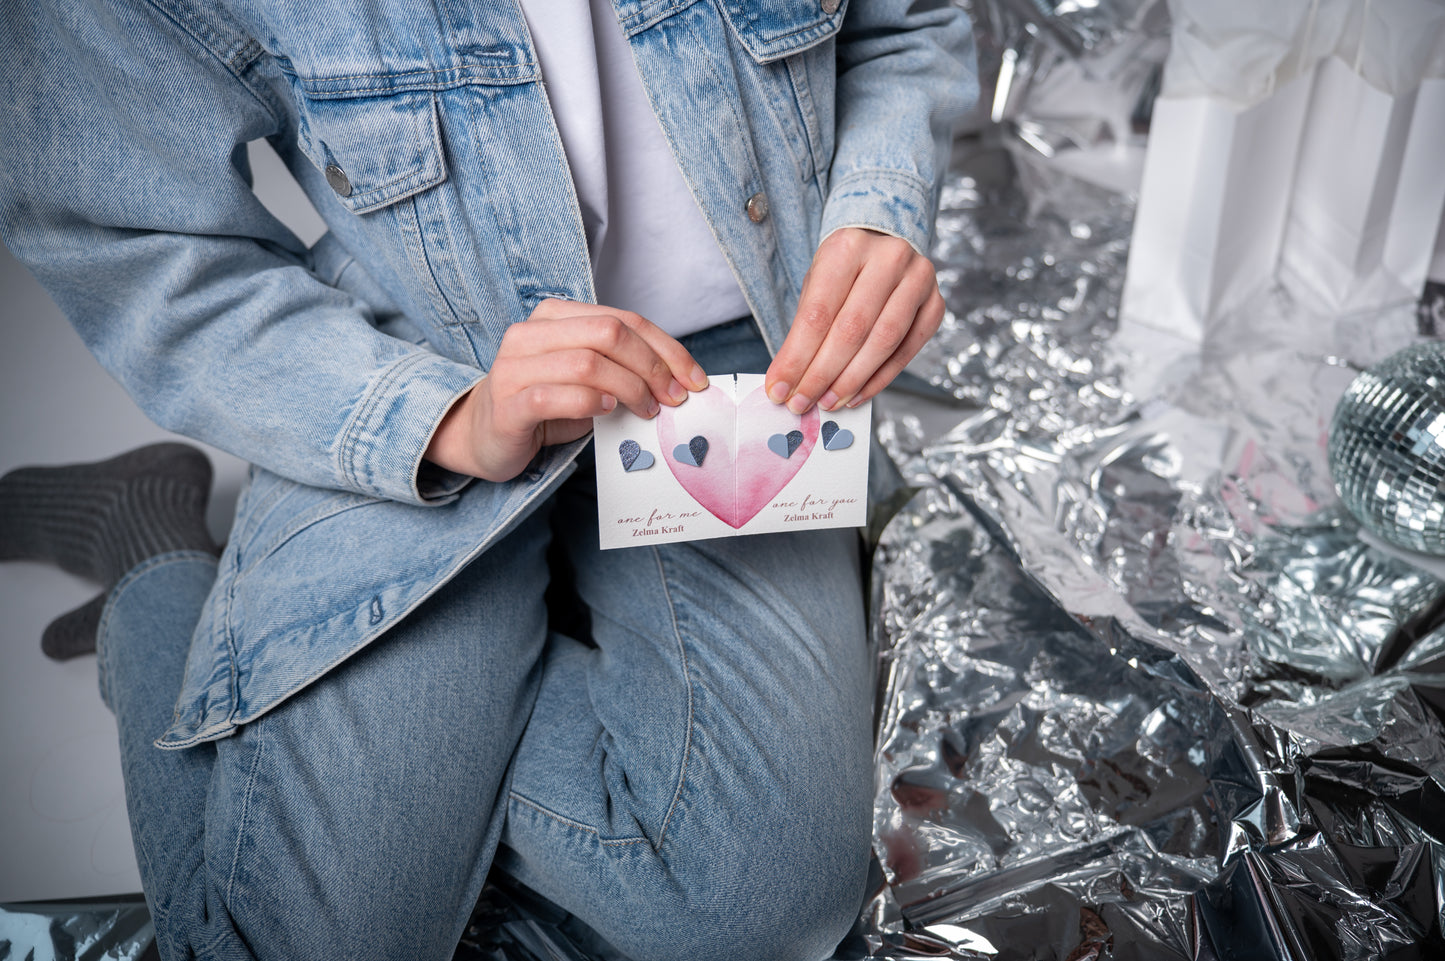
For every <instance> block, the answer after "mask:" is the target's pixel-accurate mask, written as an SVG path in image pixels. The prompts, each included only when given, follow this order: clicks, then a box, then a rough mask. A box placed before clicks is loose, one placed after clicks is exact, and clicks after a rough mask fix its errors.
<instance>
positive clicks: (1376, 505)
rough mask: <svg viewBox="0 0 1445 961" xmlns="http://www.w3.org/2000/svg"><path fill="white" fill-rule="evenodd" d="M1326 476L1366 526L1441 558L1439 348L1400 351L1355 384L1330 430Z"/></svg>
mask: <svg viewBox="0 0 1445 961" xmlns="http://www.w3.org/2000/svg"><path fill="white" fill-rule="evenodd" d="M1330 474H1331V475H1332V476H1333V478H1334V481H1335V489H1336V490H1338V491H1339V492H1340V499H1341V500H1342V501H1343V502H1344V505H1345V507H1346V508H1347V509H1348V510H1349V512H1350V513H1351V514H1354V515H1355V517H1356V518H1358V519H1359V521H1360V523H1361V524H1363V525H1364V526H1365V527H1366V528H1368V529H1369V530H1371V531H1374V532H1375V533H1376V534H1378V535H1379V536H1380V537H1382V538H1384V539H1385V540H1387V541H1389V542H1390V543H1392V544H1397V545H1399V546H1400V547H1404V548H1408V549H1410V550H1412V551H1423V552H1425V553H1428V554H1445V343H1439V342H1429V343H1423V344H1415V345H1413V346H1411V347H1406V348H1405V349H1404V350H1402V351H1400V352H1398V353H1396V354H1392V355H1391V356H1389V357H1387V358H1385V359H1384V360H1382V361H1380V362H1379V363H1378V364H1376V365H1375V366H1373V367H1371V368H1369V369H1368V370H1365V371H1363V372H1361V373H1360V375H1359V376H1357V377H1356V378H1355V380H1354V382H1353V383H1351V384H1350V387H1349V389H1348V390H1346V391H1345V396H1344V397H1342V398H1341V399H1340V403H1339V406H1338V407H1336V408H1335V417H1334V422H1333V423H1331V424H1330Z"/></svg>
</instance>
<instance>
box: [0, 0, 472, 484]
mask: <svg viewBox="0 0 1445 961" xmlns="http://www.w3.org/2000/svg"><path fill="white" fill-rule="evenodd" d="M188 9H189V8H188V7H186V6H183V5H181V4H174V5H166V6H164V7H163V6H162V4H161V3H151V2H147V0H90V2H86V0H0V12H3V18H0V19H3V22H4V23H6V24H7V27H6V29H5V30H4V31H0V90H3V91H4V94H5V97H6V99H7V103H6V105H5V108H4V109H5V112H6V117H7V120H6V124H5V126H6V135H5V136H4V137H3V138H0V235H3V239H4V240H5V242H6V244H7V245H8V246H9V247H10V248H11V250H12V251H13V252H14V253H15V255H16V256H17V257H18V258H19V259H20V260H21V261H23V262H24V263H26V264H27V266H29V268H30V269H31V270H32V271H33V272H34V274H35V275H36V277H37V278H38V279H39V280H40V282H41V283H42V284H43V285H44V286H45V287H46V288H47V289H48V290H49V291H50V293H51V294H52V295H53V296H54V298H55V300H56V301H57V302H58V304H59V305H60V307H61V309H62V310H64V311H65V313H66V314H67V316H68V317H69V318H70V320H71V322H72V323H73V324H74V326H75V328H76V329H77V330H78V331H79V333H80V335H81V337H82V339H83V340H84V341H85V343H86V345H87V346H88V347H89V348H90V350H91V351H92V353H94V354H95V356H96V357H97V358H98V359H99V360H100V361H101V363H102V365H104V366H105V367H106V368H107V369H108V370H109V371H110V372H111V374H112V375H113V376H115V377H116V378H117V379H118V380H119V381H120V382H121V384H122V385H123V386H124V387H125V388H126V389H127V390H128V392H129V393H130V394H131V396H132V397H134V398H135V399H136V401H137V402H138V403H139V404H140V406H141V407H142V409H143V410H144V411H145V412H146V414H147V415H148V416H149V417H150V418H151V419H152V420H154V421H155V422H157V423H158V424H160V425H162V426H164V427H167V428H169V429H172V430H175V431H177V432H179V433H182V434H186V435H189V436H191V437H195V438H197V439H200V440H204V441H206V442H208V443H212V444H214V445H215V446H217V447H220V448H222V449H225V450H228V451H231V452H233V453H235V454H237V455H238V456H240V457H243V458H245V459H247V460H249V461H251V462H253V463H257V464H260V465H261V466H263V467H267V468H269V469H271V470H273V471H275V472H276V473H278V474H281V475H283V476H286V477H290V478H292V479H294V480H298V481H301V482H304V483H307V484H311V485H314V486H318V487H326V488H334V489H339V490H344V491H351V492H356V493H360V494H364V495H370V496H376V497H381V498H388V499H392V500H397V501H403V502H409V503H415V504H422V503H442V502H446V501H448V500H450V499H452V498H453V497H454V496H455V493H456V491H457V490H458V489H459V488H460V487H461V486H463V483H464V480H463V479H462V478H460V477H458V476H456V475H447V476H441V475H442V474H443V473H444V472H440V471H436V472H433V471H427V472H422V473H421V474H420V476H422V477H423V478H427V480H424V481H423V484H422V486H421V487H420V488H419V487H418V476H419V468H420V466H421V454H422V452H423V451H424V450H425V448H426V445H427V443H428V441H429V439H430V435H431V432H432V431H433V430H434V429H435V426H436V424H437V423H438V422H439V420H440V419H441V416H442V414H443V413H444V412H445V410H446V409H447V408H448V407H449V406H450V404H451V403H452V402H453V401H454V400H455V399H456V398H457V397H459V396H460V395H461V393H463V392H464V391H465V390H466V389H467V388H468V387H470V386H471V385H472V384H473V383H475V382H476V381H477V379H478V378H479V377H480V376H481V372H480V371H479V370H477V369H476V368H474V367H469V366H467V365H465V364H461V363H457V362H454V361H452V360H448V359H445V358H443V357H441V356H439V355H438V354H435V353H432V352H430V351H428V350H426V349H424V348H423V347H421V346H418V345H416V344H414V343H411V342H408V341H405V340H401V339H398V338H395V337H391V336H388V335H386V334H384V333H382V332H381V331H379V330H378V329H376V327H375V326H374V324H373V320H374V318H373V317H372V316H371V311H370V308H369V307H368V305H367V304H366V303H364V302H362V301H359V300H357V299H355V298H353V297H351V296H349V295H348V294H346V293H344V292H343V291H341V290H339V289H337V288H336V287H334V286H331V285H328V284H327V283H325V282H323V281H322V280H321V279H320V278H319V277H318V276H317V275H316V274H315V273H314V272H313V271H312V270H311V269H310V260H309V255H308V252H307V250H306V248H305V247H304V246H303V245H302V244H301V243H300V241H298V240H297V239H296V238H295V237H294V235H292V234H291V233H290V232H289V231H288V230H287V229H286V228H285V227H283V226H282V225H281V224H280V223H279V222H278V221H276V220H275V219H274V218H273V217H272V216H271V215H270V214H269V213H268V212H267V211H266V210H265V208H264V207H262V205H261V204H260V202H259V201H258V200H257V198H256V197H255V195H254V194H253V193H252V191H251V190H250V184H249V170H248V168H247V166H246V162H245V156H246V152H245V147H244V144H245V143H246V142H248V141H250V140H253V139H256V138H260V137H266V136H271V135H273V134H275V133H276V132H277V131H278V129H279V124H280V117H281V116H282V113H281V107H280V105H279V104H278V103H276V102H275V101H274V100H273V99H272V98H273V97H274V94H273V93H272V92H271V89H270V88H268V86H267V85H266V84H265V83H263V82H262V81H261V80H260V79H259V78H258V77H257V76H256V73H257V71H258V69H259V67H258V64H260V63H262V62H263V59H264V58H263V57H262V55H261V49H260V47H259V46H258V45H257V44H256V43H255V41H253V40H250V39H248V38H247V37H246V35H245V34H244V33H243V32H241V31H240V30H236V31H233V32H231V33H229V34H228V33H227V31H226V30H225V29H223V27H222V26H219V25H218V22H217V21H216V19H215V17H214V16H209V18H208V22H206V23H202V22H200V21H199V20H197V19H194V16H193V15H191V14H188V13H187V12H186V11H187V10H188Z"/></svg>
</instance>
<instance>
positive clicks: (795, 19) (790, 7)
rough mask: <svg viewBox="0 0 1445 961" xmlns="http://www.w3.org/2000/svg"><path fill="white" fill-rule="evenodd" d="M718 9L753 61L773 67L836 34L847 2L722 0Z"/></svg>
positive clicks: (844, 0)
mask: <svg viewBox="0 0 1445 961" xmlns="http://www.w3.org/2000/svg"><path fill="white" fill-rule="evenodd" d="M718 6H719V8H721V10H722V12H723V16H724V17H725V18H726V19H727V21H728V23H729V24H730V25H731V26H732V30H733V32H734V33H735V34H737V36H738V39H739V40H741V41H742V44H743V46H744V47H746V48H747V51H748V53H749V54H751V55H752V58H753V59H754V60H756V61H757V62H758V63H771V62H772V61H774V60H779V59H781V58H783V57H787V56H791V55H792V54H795V53H800V52H802V51H804V50H807V49H809V48H811V47H815V46H817V45H818V44H820V43H823V42H824V41H825V40H828V39H830V38H832V37H833V36H834V35H835V34H837V32H838V27H839V25H840V24H842V22H843V13H844V9H845V8H846V6H847V2H846V0H841V2H838V3H832V2H828V3H820V2H818V0H722V2H721V3H719V4H718ZM830 7H831V8H832V9H831V12H829V8H830Z"/></svg>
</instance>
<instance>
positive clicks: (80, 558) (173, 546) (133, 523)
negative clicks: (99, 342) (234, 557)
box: [0, 443, 220, 656]
mask: <svg viewBox="0 0 1445 961" xmlns="http://www.w3.org/2000/svg"><path fill="white" fill-rule="evenodd" d="M210 493H211V462H210V461H209V460H208V459H207V458H206V455H205V454H203V453H202V452H201V451H199V450H197V449H196V448H194V447H190V446H188V445H185V444H173V443H165V444H152V445H150V446H148V447H140V448H137V449H135V450H132V451H127V452H126V453H124V454H121V455H120V456H118V457H113V458H111V459H110V460H105V461H99V462H96V463H90V464H69V465H65V466H62V467H22V468H20V469H19V470H14V471H11V472H10V473H9V474H6V475H5V476H4V477H3V478H0V560H29V561H44V562H47V563H50V564H55V565H56V566H58V567H60V568H61V569H62V570H65V571H68V572H70V573H71V574H75V575H78V576H80V577H84V578H87V579H89V580H92V581H95V582H96V583H97V584H100V585H102V586H103V587H104V588H105V591H104V593H109V592H110V589H111V588H112V587H114V586H115V584H116V582H118V581H119V580H120V579H121V577H123V576H124V575H125V572H126V571H128V570H130V569H131V568H132V567H134V566H135V565H137V564H139V563H140V562H141V561H143V560H145V559H146V558H148V557H154V556H156V555H157V554H165V553H169V552H170V551H179V550H198V551H206V552H208V553H210V554H219V553H220V550H219V549H218V548H217V546H216V543H215V541H213V540H212V539H211V535H210V532H209V531H207V530H206V502H207V500H208V499H209V497H210ZM92 605H95V602H93V601H92V602H89V603H87V604H86V605H84V606H82V607H81V608H78V609H77V610H75V611H71V612H70V613H69V614H65V615H62V616H61V617H60V618H59V619H57V620H56V622H55V623H54V624H52V625H51V626H50V628H47V637H48V638H50V641H48V642H47V645H48V646H54V647H55V648H56V652H57V653H59V652H60V651H61V650H65V651H73V652H74V653H82V651H81V650H79V649H78V644H79V638H80V637H81V636H82V635H84V634H85V632H86V630H87V629H88V630H89V633H90V647H91V649H93V648H94V644H95V641H94V629H95V626H96V623H97V622H98V619H99V611H100V606H99V605H95V606H94V609H93V610H92ZM92 615H93V616H92ZM87 625H88V627H87ZM46 653H47V654H50V653H51V652H50V650H49V649H48V647H47V650H46ZM51 656H56V655H55V654H52V655H51ZM69 656H74V654H73V653H72V654H70V655H69Z"/></svg>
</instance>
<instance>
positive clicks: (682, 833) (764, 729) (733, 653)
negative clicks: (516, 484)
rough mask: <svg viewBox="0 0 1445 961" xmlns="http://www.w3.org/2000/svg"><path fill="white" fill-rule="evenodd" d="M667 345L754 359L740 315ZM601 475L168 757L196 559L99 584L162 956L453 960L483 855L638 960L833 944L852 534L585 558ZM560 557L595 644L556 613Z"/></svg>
mask: <svg viewBox="0 0 1445 961" xmlns="http://www.w3.org/2000/svg"><path fill="white" fill-rule="evenodd" d="M685 343H687V344H688V346H689V348H690V349H692V350H693V351H694V354H695V355H696V356H698V357H699V359H700V360H701V361H702V362H703V364H704V365H705V366H706V367H708V369H711V370H714V371H730V370H734V369H739V370H746V369H749V368H750V367H753V368H756V367H758V365H759V363H760V361H759V360H758V359H757V358H756V356H754V358H753V360H752V361H751V362H745V360H746V358H744V357H743V356H741V355H740V354H739V351H742V352H744V353H746V352H749V351H753V352H755V350H756V347H758V346H760V345H758V342H757V340H756V337H755V336H753V335H751V334H750V333H748V332H747V331H742V332H741V333H740V331H739V329H738V328H737V325H733V326H730V327H724V328H714V329H713V330H710V331H703V332H701V333H700V334H697V335H694V336H693V337H692V338H689V339H688V340H687V341H685ZM762 360H763V361H765V357H764V358H762ZM733 364H735V365H737V366H723V365H733ZM591 473H592V471H591V468H590V464H589V465H584V467H583V469H582V470H580V471H578V472H577V474H576V475H575V476H574V477H573V478H572V479H570V480H569V481H568V482H567V483H566V485H564V486H563V488H562V489H561V490H560V491H559V493H558V494H556V495H554V496H553V497H552V498H551V499H550V500H549V501H547V502H546V503H545V504H544V506H543V507H542V508H540V509H539V510H537V511H536V512H534V513H533V514H532V515H531V516H529V517H528V518H527V519H526V520H525V521H524V522H523V523H522V524H521V525H520V526H519V527H518V528H516V529H515V530H514V531H513V532H512V533H511V534H509V535H508V536H507V538H506V539H505V540H503V541H502V542H501V543H500V544H498V545H497V546H496V547H494V548H493V549H491V550H489V551H487V552H486V553H484V554H483V555H482V556H481V557H480V558H479V559H477V560H476V561H474V562H473V563H472V564H470V565H469V566H468V567H466V568H465V569H464V570H463V571H462V572H461V573H460V574H459V575H458V576H457V577H456V578H454V579H453V580H452V581H451V582H449V583H448V584H447V585H445V586H444V587H443V588H442V589H441V590H440V591H439V592H438V593H436V594H435V595H433V596H432V597H431V598H430V599H429V600H428V601H427V602H425V603H424V604H423V606H422V607H421V608H420V609H418V610H417V611H416V612H414V613H413V614H412V615H411V616H410V617H408V618H407V619H406V620H404V621H403V622H402V623H401V624H400V625H399V626H398V627H396V628H394V629H393V630H392V631H391V632H390V633H388V634H387V635H386V636H384V637H383V638H381V639H380V640H378V641H377V642H376V643H374V644H372V645H370V646H369V647H367V648H365V649H363V650H362V651H361V652H360V653H358V654H357V655H355V656H354V657H353V658H351V659H350V660H349V661H347V662H345V663H344V664H342V665H341V666H340V667H339V668H337V669H335V670H333V671H332V672H330V673H328V674H325V675H324V676H322V677H320V678H317V679H315V680H314V682H312V683H310V684H309V686H307V687H305V688H304V689H303V690H302V691H301V692H300V693H298V694H296V695H294V696H293V697H291V698H290V699H289V700H287V701H285V702H283V703H282V704H281V705H280V706H278V707H277V708H275V709H273V710H272V711H270V712H269V713H267V714H265V715H263V716H262V717H261V718H259V719H258V720H256V721H254V722H252V723H250V724H248V725H246V726H244V727H242V728H241V729H240V730H239V731H238V732H237V733H236V734H235V735H233V736H231V737H228V738H225V739H222V740H219V741H216V742H209V743H203V744H200V745H197V746H195V747H193V748H190V749H187V750H183V751H161V750H158V749H157V748H155V747H154V746H153V745H152V743H151V742H152V740H153V739H154V738H155V737H156V736H158V735H159V734H160V733H161V732H162V731H164V730H165V729H166V727H167V726H168V725H169V724H170V723H171V720H172V706H173V704H174V702H175V698H176V693H177V691H178V689H179V685H180V679H181V675H182V671H183V669H184V664H185V658H186V652H187V649H188V644H189V639H190V634H191V631H192V629H193V627H194V625H195V624H196V620H197V618H198V616H199V613H200V608H201V605H202V603H203V601H204V599H205V597H206V594H207V592H208V591H209V589H210V587H211V583H212V581H213V579H214V576H215V564H214V561H213V560H212V559H211V558H210V557H208V556H205V555H201V554H194V553H175V554H167V555H162V556H160V557H155V558H151V559H150V560H148V561H146V562H145V563H143V564H141V565H140V566H139V567H137V568H136V569H135V570H133V571H132V572H130V573H129V574H128V575H127V576H126V578H125V579H124V580H123V581H122V582H121V583H120V584H119V585H118V586H117V587H116V589H115V591H114V592H113V593H112V595H111V598H110V601H109V604H108V605H107V609H106V613H105V615H104V618H103V621H102V625H101V631H100V645H99V646H100V657H101V670H102V690H103V693H104V695H105V696H106V698H107V701H108V703H109V704H110V705H111V707H112V709H113V710H114V711H115V713H116V716H117V720H118V723H119V729H120V739H121V754H122V766H123V771H124V776H125V782H126V797H127V804H128V806H129V812H130V819H131V825H132V831H133V834H134V839H135V845H136V852H137V860H138V862H139V864H140V869H141V874H142V879H143V883H144V886H145V889H146V895H147V900H148V902H149V904H150V907H151V911H152V913H153V915H154V918H155V923H156V930H157V939H158V941H159V944H160V948H161V953H162V956H163V957H166V958H168V959H175V958H190V957H198V958H220V959H231V958H253V957H255V958H288V959H289V958H318V959H320V958H335V957H346V958H355V959H362V958H376V959H398V958H449V957H450V956H451V954H452V952H453V950H454V947H455V945H456V942H457V940H458V938H459V937H460V935H461V932H462V930H463V928H464V925H465V923H466V920H467V918H468V916H469V914H470V912H471V909H472V907H473V904H474V902H475V901H476V898H477V896H478V894H479V892H480V890H481V887H482V883H483V881H484V879H485V877H486V874H487V872H488V870H489V868H490V866H491V865H492V864H493V862H494V861H495V863H496V865H497V866H498V867H500V868H501V869H503V870H505V871H507V872H508V873H510V874H511V875H512V876H514V877H515V878H517V879H518V880H520V881H521V882H523V883H524V884H526V885H527V886H529V887H531V888H532V889H534V890H535V891H537V892H539V893H541V894H542V895H543V896H545V897H546V898H548V899H550V900H551V901H553V902H554V903H556V904H558V905H559V906H561V907H563V908H565V909H566V910H568V911H569V912H571V913H572V914H574V915H576V916H577V917H578V918H580V919H581V920H583V921H585V922H586V923H587V924H588V925H590V926H591V927H592V928H593V929H594V930H596V931H597V932H598V933H599V934H600V935H601V936H602V937H604V938H605V939H606V940H607V941H609V942H610V943H611V944H612V945H614V946H615V947H616V948H618V949H619V950H621V951H623V952H624V953H626V954H628V955H629V956H631V957H634V958H637V959H642V961H664V959H669V958H679V959H683V958H686V959H690V961H700V959H708V958H728V959H730V961H738V959H745V958H754V957H755V958H767V959H773V961H785V959H793V958H796V959H819V958H823V957H826V956H828V955H829V954H830V953H831V951H832V949H833V947H834V946H835V945H836V943H837V942H838V940H839V939H840V938H841V937H842V936H843V935H844V934H845V933H846V932H847V930H848V928H849V926H850V925H851V923H852V921H853V919H854V917H855V915H856V912H857V909H858V907H859V904H860V902H861V899H862V896H863V893H864V892H863V886H864V884H865V877H866V872H867V861H868V848H869V838H870V830H871V795H872V784H871V714H872V712H871V676H870V675H871V669H870V668H871V666H870V660H869V657H868V654H867V651H866V645H865V636H864V634H865V632H864V626H863V616H862V599H861V591H860V586H859V583H860V582H859V557H858V547H857V538H856V535H855V533H854V532H853V531H850V530H832V531H811V532H800V533H789V534H770V535H759V536H751V537H738V538H724V539H719V540H710V541H699V542H693V543H684V544H667V545H658V546H650V547H637V548H628V549H624V550H616V551H608V552H606V553H603V552H601V551H600V550H599V549H598V547H597V521H596V509H595V492H594V491H593V490H592V486H591V476H590V475H591ZM559 570H566V571H567V572H568V575H569V576H568V578H567V586H568V589H569V591H571V592H572V595H573V596H574V598H575V600H574V601H573V605H572V613H573V614H574V615H580V616H574V617H571V618H568V619H567V622H568V623H569V624H570V622H572V621H576V622H578V623H582V624H585V625H587V626H588V630H587V631H586V632H585V636H581V637H577V636H570V635H569V634H568V633H564V632H563V630H561V629H560V625H561V624H562V621H561V620H559V619H557V618H549V614H548V607H547V604H546V603H545V601H544V592H545V590H546V588H547V585H548V583H549V579H550V578H551V577H552V576H553V574H552V573H551V572H553V571H559ZM572 633H573V634H583V633H584V632H582V631H579V630H576V629H575V628H573V629H572Z"/></svg>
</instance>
